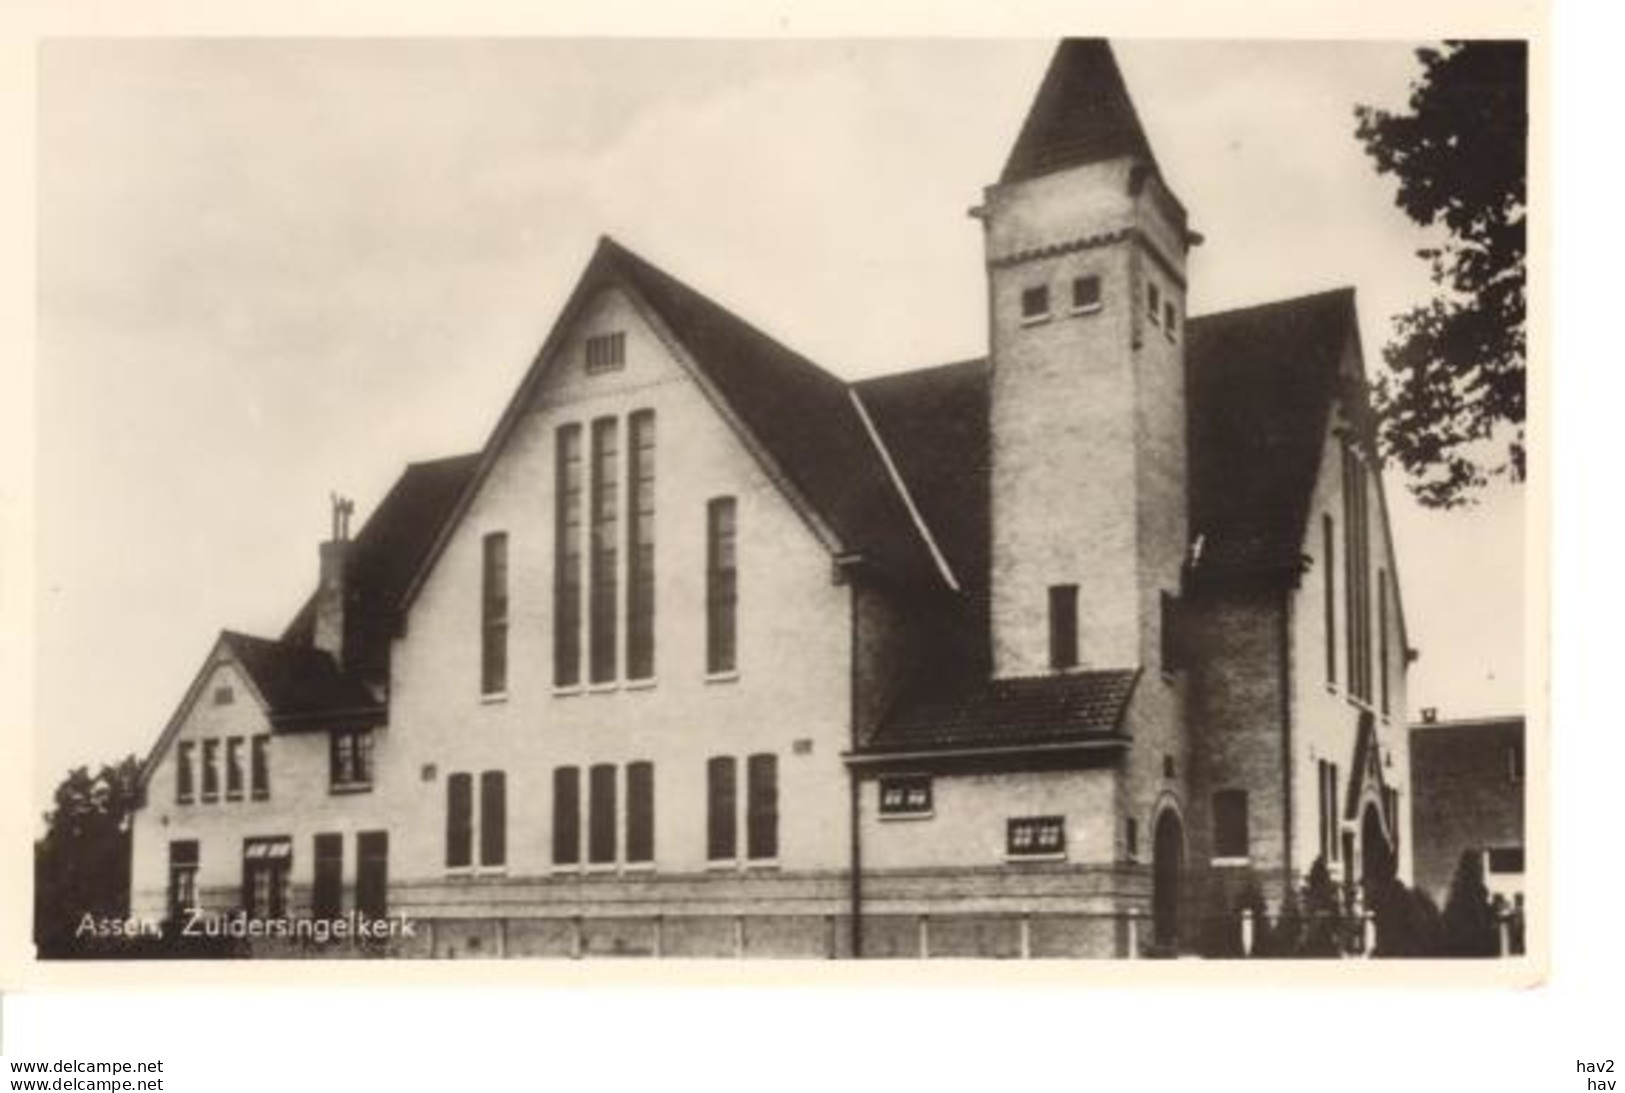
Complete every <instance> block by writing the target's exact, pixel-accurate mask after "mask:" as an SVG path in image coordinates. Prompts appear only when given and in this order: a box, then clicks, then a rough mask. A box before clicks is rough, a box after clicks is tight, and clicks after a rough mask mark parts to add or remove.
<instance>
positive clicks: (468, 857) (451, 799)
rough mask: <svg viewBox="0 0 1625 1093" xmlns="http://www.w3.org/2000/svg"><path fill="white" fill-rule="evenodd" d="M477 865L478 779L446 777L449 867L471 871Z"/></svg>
mask: <svg viewBox="0 0 1625 1093" xmlns="http://www.w3.org/2000/svg"><path fill="white" fill-rule="evenodd" d="M473 864H474V779H473V776H472V775H468V774H450V775H447V776H446V868H447V869H467V868H468V867H469V866H471V865H473Z"/></svg>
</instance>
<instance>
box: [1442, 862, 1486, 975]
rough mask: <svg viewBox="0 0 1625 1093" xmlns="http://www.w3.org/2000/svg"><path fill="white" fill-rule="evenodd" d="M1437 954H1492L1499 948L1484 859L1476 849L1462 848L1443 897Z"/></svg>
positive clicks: (1470, 955)
mask: <svg viewBox="0 0 1625 1093" xmlns="http://www.w3.org/2000/svg"><path fill="white" fill-rule="evenodd" d="M1442 925H1443V929H1442V937H1441V939H1440V940H1441V945H1440V950H1441V951H1440V955H1441V956H1460V957H1473V956H1479V957H1482V956H1495V955H1496V954H1497V953H1498V952H1499V951H1500V939H1499V937H1498V936H1497V927H1496V923H1495V909H1494V908H1493V907H1491V905H1490V894H1489V890H1488V889H1486V888H1485V887H1484V862H1483V860H1482V857H1481V855H1480V854H1479V852H1478V851H1476V850H1463V851H1462V852H1461V858H1460V860H1459V861H1458V862H1457V863H1456V873H1455V876H1453V877H1452V878H1451V879H1450V895H1449V897H1448V898H1447V899H1446V900H1445V905H1444V916H1443V923H1442Z"/></svg>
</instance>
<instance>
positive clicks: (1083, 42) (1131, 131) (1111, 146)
mask: <svg viewBox="0 0 1625 1093" xmlns="http://www.w3.org/2000/svg"><path fill="white" fill-rule="evenodd" d="M1120 156H1134V157H1137V158H1140V159H1143V160H1144V161H1146V162H1147V163H1149V164H1151V165H1152V166H1153V167H1155V166H1156V158H1155V157H1154V156H1153V155H1152V154H1151V145H1150V143H1149V142H1148V141H1147V140H1146V139H1145V131H1144V130H1143V129H1141V128H1140V119H1139V118H1138V117H1137V116H1136V115H1135V113H1134V103H1133V102H1132V101H1130V99H1129V96H1128V88H1127V87H1125V86H1124V85H1123V74H1122V73H1121V72H1120V71H1118V68H1117V61H1116V59H1115V58H1114V57H1113V56H1112V50H1111V46H1109V45H1107V44H1106V40H1105V39H1104V38H1066V39H1063V40H1062V41H1061V44H1060V46H1059V47H1058V48H1057V49H1056V50H1055V56H1054V57H1053V58H1052V59H1051V61H1050V65H1049V71H1048V72H1047V73H1045V75H1044V83H1043V85H1042V86H1040V87H1039V89H1038V97H1037V98H1036V99H1034V100H1033V105H1032V109H1031V110H1030V111H1028V113H1027V120H1026V122H1025V123H1023V124H1022V127H1021V135H1020V136H1019V137H1017V138H1016V144H1015V147H1014V148H1012V149H1011V151H1010V158H1009V160H1007V161H1006V162H1005V165H1004V173H1003V174H1002V175H1000V176H999V181H1000V182H1001V183H1009V182H1024V181H1026V180H1027V179H1031V178H1038V177H1039V176H1041V175H1047V174H1052V173H1054V172H1056V171H1063V170H1066V169H1067V168H1069V167H1081V166H1083V165H1084V164H1086V163H1099V162H1100V161H1102V160H1108V159H1116V158H1118V157H1120Z"/></svg>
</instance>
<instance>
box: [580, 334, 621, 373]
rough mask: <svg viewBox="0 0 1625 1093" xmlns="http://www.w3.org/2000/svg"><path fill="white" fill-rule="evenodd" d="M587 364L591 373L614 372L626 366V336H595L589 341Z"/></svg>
mask: <svg viewBox="0 0 1625 1093" xmlns="http://www.w3.org/2000/svg"><path fill="white" fill-rule="evenodd" d="M586 358H587V360H586V364H587V371H588V372H589V373H593V374H596V373H599V372H613V371H615V370H616V369H617V368H621V367H623V366H625V364H626V335H625V334H624V333H622V332H621V331H616V332H615V333H613V334H595V335H593V336H592V337H590V338H588V339H587V345H586Z"/></svg>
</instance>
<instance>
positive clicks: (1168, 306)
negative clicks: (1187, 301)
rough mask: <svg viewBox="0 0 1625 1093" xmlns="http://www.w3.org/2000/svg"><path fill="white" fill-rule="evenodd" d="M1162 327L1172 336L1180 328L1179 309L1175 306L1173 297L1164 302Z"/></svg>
mask: <svg viewBox="0 0 1625 1093" xmlns="http://www.w3.org/2000/svg"><path fill="white" fill-rule="evenodd" d="M1162 328H1163V329H1164V330H1166V331H1167V332H1168V336H1169V337H1170V338H1172V337H1173V336H1174V335H1175V334H1176V333H1177V332H1178V330H1179V309H1178V308H1177V307H1175V306H1174V301H1173V298H1172V297H1170V298H1168V299H1166V300H1164V301H1163V302H1162Z"/></svg>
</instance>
